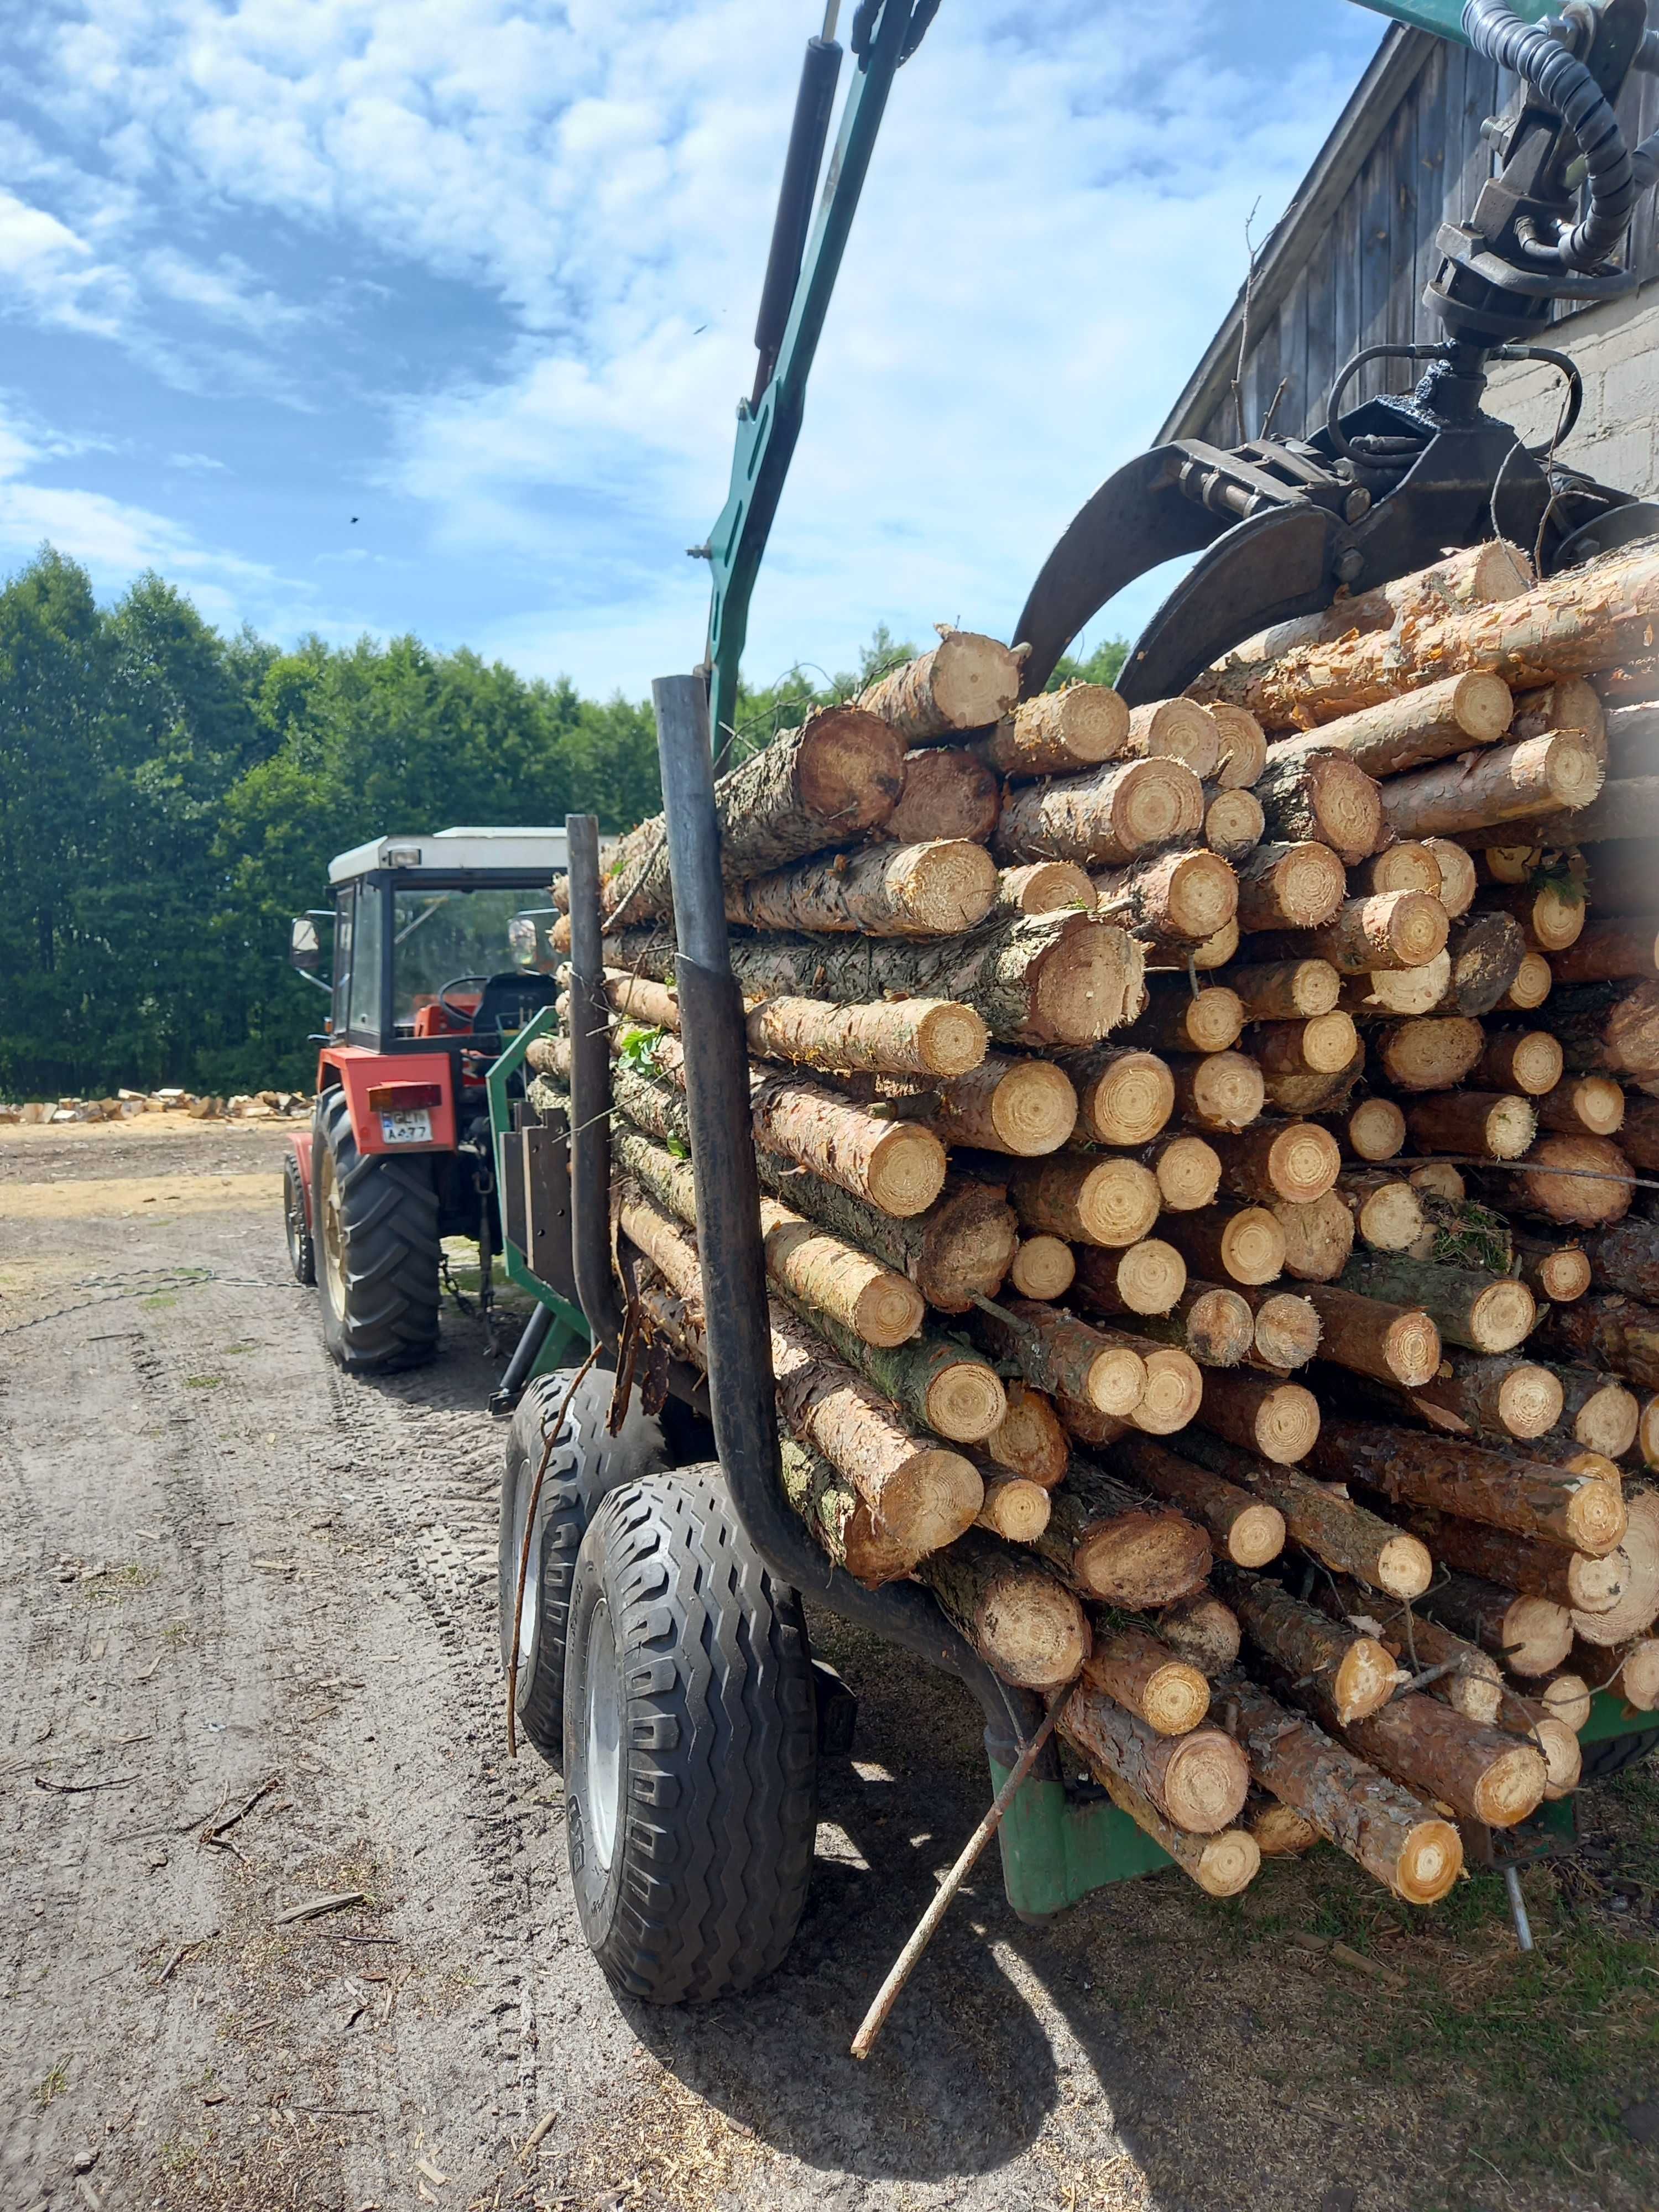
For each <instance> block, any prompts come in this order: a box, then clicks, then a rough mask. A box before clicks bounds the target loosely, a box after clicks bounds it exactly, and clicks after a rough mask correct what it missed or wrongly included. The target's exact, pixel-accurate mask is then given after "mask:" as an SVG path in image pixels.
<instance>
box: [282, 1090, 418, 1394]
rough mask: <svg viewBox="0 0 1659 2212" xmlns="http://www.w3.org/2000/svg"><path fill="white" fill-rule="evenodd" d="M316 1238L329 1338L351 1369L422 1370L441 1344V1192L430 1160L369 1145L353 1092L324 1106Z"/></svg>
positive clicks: (318, 1142)
mask: <svg viewBox="0 0 1659 2212" xmlns="http://www.w3.org/2000/svg"><path fill="white" fill-rule="evenodd" d="M311 1194H312V1207H313V1214H312V1219H313V1241H314V1243H315V1247H316V1271H317V1279H318V1285H319V1289H320V1290H321V1291H322V1307H323V1341H324V1343H325V1344H326V1346H328V1349H329V1352H330V1353H331V1356H332V1357H333V1358H334V1359H335V1361H336V1362H337V1364H339V1365H340V1366H341V1367H343V1368H344V1370H346V1372H347V1374H349V1375H386V1374H389V1373H391V1372H392V1370H394V1369H397V1368H400V1367H418V1366H421V1365H422V1364H423V1363H424V1362H425V1361H427V1360H428V1359H430V1358H432V1357H433V1356H434V1354H435V1352H436V1351H437V1349H438V1277H439V1263H440V1261H441V1256H442V1253H441V1246H440V1243H439V1241H438V1194H437V1191H436V1190H435V1188H434V1187H433V1181H432V1170H431V1168H430V1166H429V1164H428V1162H427V1161H426V1160H424V1159H422V1158H403V1159H392V1158H388V1157H387V1156H386V1154H385V1153H384V1152H359V1151H358V1149H357V1139H356V1137H355V1136H354V1135H353V1134H352V1129H351V1110H350V1108H349V1106H348V1105H347V1103H346V1097H345V1093H344V1091H339V1090H335V1091H325V1093H324V1094H323V1096H322V1097H321V1098H320V1099H319V1101H318V1103H317V1120H316V1127H315V1131H314V1133H313V1138H312V1146H311Z"/></svg>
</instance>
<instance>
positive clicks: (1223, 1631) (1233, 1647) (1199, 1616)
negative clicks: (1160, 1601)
mask: <svg viewBox="0 0 1659 2212" xmlns="http://www.w3.org/2000/svg"><path fill="white" fill-rule="evenodd" d="M1154 1626H1156V1628H1157V1630H1158V1634H1159V1635H1160V1636H1161V1637H1162V1638H1163V1639H1164V1642H1165V1643H1166V1644H1168V1645H1169V1646H1170V1650H1172V1651H1178V1652H1179V1653H1180V1655H1181V1656H1182V1658H1183V1659H1190V1660H1191V1661H1192V1662H1193V1664H1194V1667H1196V1668H1198V1669H1199V1671H1200V1673H1201V1674H1204V1675H1206V1677H1207V1678H1208V1680H1210V1681H1212V1682H1213V1681H1214V1680H1216V1678H1217V1676H1218V1675H1220V1674H1225V1673H1226V1671H1227V1669H1228V1668H1230V1667H1231V1666H1232V1665H1234V1664H1235V1662H1237V1658H1238V1647H1239V1643H1240V1632H1239V1626H1238V1616H1237V1613H1234V1612H1232V1611H1231V1608H1230V1607H1227V1606H1225V1605H1224V1604H1223V1603H1222V1602H1221V1600H1220V1599H1219V1598H1218V1597H1217V1596H1216V1595H1215V1593H1214V1591H1213V1590H1207V1589H1203V1590H1198V1591H1196V1592H1194V1595H1192V1596H1191V1597H1183V1598H1177V1599H1176V1602H1175V1603H1174V1604H1173V1605H1166V1606H1165V1607H1164V1610H1163V1612H1162V1613H1159V1615H1158V1619H1157V1621H1156V1622H1155V1623H1154Z"/></svg>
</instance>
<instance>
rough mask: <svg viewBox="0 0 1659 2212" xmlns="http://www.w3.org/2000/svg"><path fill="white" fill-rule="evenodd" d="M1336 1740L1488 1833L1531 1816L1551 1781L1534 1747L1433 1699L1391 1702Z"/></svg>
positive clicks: (1396, 1700)
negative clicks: (1483, 1724)
mask: <svg viewBox="0 0 1659 2212" xmlns="http://www.w3.org/2000/svg"><path fill="white" fill-rule="evenodd" d="M1319 1687H1320V1686H1319V1685H1317V1684H1316V1685H1315V1686H1314V1690H1313V1694H1317V1692H1318V1690H1319ZM1342 1736H1343V1740H1344V1741H1345V1742H1346V1744H1347V1745H1348V1747H1349V1748H1350V1749H1351V1750H1352V1751H1356V1752H1358V1754H1359V1756H1360V1757H1361V1758H1362V1759H1367V1760H1369V1762H1370V1765H1373V1766H1375V1767H1376V1768H1377V1769H1378V1771H1380V1772H1382V1773H1383V1774H1387V1775H1391V1776H1392V1777H1393V1778H1394V1779H1395V1781H1396V1782H1401V1783H1404V1784H1405V1785H1406V1786H1407V1788H1408V1789H1414V1790H1425V1791H1426V1792H1427V1794H1428V1795H1429V1796H1431V1797H1432V1798H1434V1799H1435V1800H1436V1801H1437V1802H1438V1803H1440V1804H1443V1805H1449V1806H1450V1808H1451V1809H1452V1810H1453V1812H1454V1813H1455V1814H1458V1815H1459V1816H1460V1818H1462V1819H1463V1820H1477V1821H1480V1822H1483V1823H1484V1824H1485V1825H1486V1826H1487V1827H1489V1828H1512V1827H1514V1826H1516V1822H1517V1821H1521V1820H1526V1819H1527V1818H1528V1816H1529V1815H1530V1814H1533V1813H1535V1812H1536V1811H1537V1809H1538V1808H1539V1806H1540V1804H1541V1802H1543V1797H1544V1791H1545V1788H1546V1785H1547V1783H1548V1781H1549V1770H1548V1768H1547V1765H1546V1764H1545V1761H1544V1758H1543V1754H1542V1753H1541V1752H1539V1751H1537V1750H1535V1749H1534V1747H1533V1746H1532V1745H1530V1744H1528V1743H1521V1742H1518V1741H1516V1738H1515V1737H1514V1736H1512V1735H1505V1734H1504V1732H1503V1731H1502V1730H1501V1729H1496V1728H1483V1727H1481V1726H1480V1724H1479V1723H1477V1722H1474V1721H1470V1720H1466V1719H1465V1718H1464V1717H1463V1715H1462V1713H1456V1712H1454V1711H1452V1710H1451V1709H1450V1707H1449V1706H1447V1705H1440V1704H1438V1703H1437V1702H1436V1701H1435V1700H1434V1699H1431V1698H1424V1697H1417V1696H1408V1697H1402V1698H1396V1699H1395V1700H1394V1701H1393V1703H1392V1704H1391V1705H1385V1706H1384V1707H1383V1710H1382V1711H1380V1712H1377V1713H1373V1714H1372V1715H1371V1716H1370V1717H1369V1718H1368V1719H1365V1720H1362V1721H1358V1722H1354V1723H1350V1724H1349V1725H1348V1726H1347V1727H1346V1728H1345V1729H1343V1730H1342Z"/></svg>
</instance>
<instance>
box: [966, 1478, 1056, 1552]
mask: <svg viewBox="0 0 1659 2212" xmlns="http://www.w3.org/2000/svg"><path fill="white" fill-rule="evenodd" d="M980 1476H981V1480H982V1481H983V1482H984V1485H985V1503H984V1504H983V1505H981V1508H980V1510H979V1518H978V1520H977V1521H976V1522H975V1524H974V1525H975V1528H985V1529H988V1530H989V1532H990V1534H992V1535H994V1536H1000V1537H1001V1538H1002V1540H1003V1541H1004V1542H1005V1543H1006V1544H1035V1543H1036V1541H1037V1539H1038V1537H1039V1536H1041V1535H1042V1532H1043V1530H1044V1529H1045V1528H1047V1527H1048V1515H1049V1505H1048V1492H1047V1491H1046V1490H1045V1489H1044V1488H1043V1487H1042V1484H1041V1483H1036V1482H1031V1481H1030V1480H1027V1478H1026V1477H1025V1476H1024V1475H1023V1474H1011V1473H1009V1471H1008V1470H1007V1469H1006V1468H1000V1467H991V1466H983V1467H981V1469H980Z"/></svg>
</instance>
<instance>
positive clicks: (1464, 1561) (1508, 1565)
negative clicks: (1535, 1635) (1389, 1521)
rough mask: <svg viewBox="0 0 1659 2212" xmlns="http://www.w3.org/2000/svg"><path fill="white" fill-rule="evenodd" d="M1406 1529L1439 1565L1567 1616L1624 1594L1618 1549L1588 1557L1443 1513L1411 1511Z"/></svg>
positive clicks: (1597, 1609)
mask: <svg viewBox="0 0 1659 2212" xmlns="http://www.w3.org/2000/svg"><path fill="white" fill-rule="evenodd" d="M1412 1526H1413V1528H1415V1530H1416V1531H1417V1533H1418V1534H1419V1536H1421V1537H1422V1539H1423V1541H1424V1542H1425V1544H1427V1545H1428V1546H1429V1547H1431V1550H1432V1551H1433V1553H1434V1555H1435V1557H1436V1559H1437V1560H1439V1562H1440V1563H1441V1565H1443V1566H1448V1567H1454V1568H1455V1569H1456V1570H1457V1571H1458V1572H1459V1573H1460V1574H1466V1575H1478V1576H1479V1577H1480V1579H1481V1581H1482V1582H1488V1583H1496V1584H1497V1585H1498V1588H1499V1589H1506V1590H1514V1591H1516V1593H1517V1594H1518V1595H1521V1596H1522V1597H1547V1598H1548V1599H1549V1600H1550V1601H1552V1602H1553V1604H1556V1605H1564V1606H1565V1607H1566V1608H1567V1609H1568V1611H1569V1612H1579V1613H1607V1612H1610V1611H1611V1610H1612V1608H1613V1605H1614V1604H1615V1603H1616V1602H1617V1601H1618V1600H1619V1598H1620V1596H1622V1595H1623V1594H1624V1589H1625V1583H1626V1574H1627V1565H1626V1560H1625V1559H1624V1557H1623V1554H1622V1552H1621V1551H1619V1550H1615V1551H1613V1552H1609V1553H1605V1554H1604V1555H1603V1556H1602V1557H1601V1558H1600V1559H1592V1558H1591V1557H1590V1555H1589V1553H1586V1552H1565V1551H1563V1550H1562V1549H1561V1547H1560V1546H1559V1544H1541V1543H1540V1542H1538V1541H1537V1540H1536V1539H1535V1538H1534V1537H1531V1536H1516V1535H1515V1534H1512V1533H1511V1532H1510V1530H1508V1529H1505V1528H1482V1527H1481V1525H1480V1522H1476V1521H1459V1520H1456V1519H1455V1518H1454V1517H1453V1516H1451V1515H1449V1514H1446V1513H1414V1514H1413V1516H1412Z"/></svg>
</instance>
